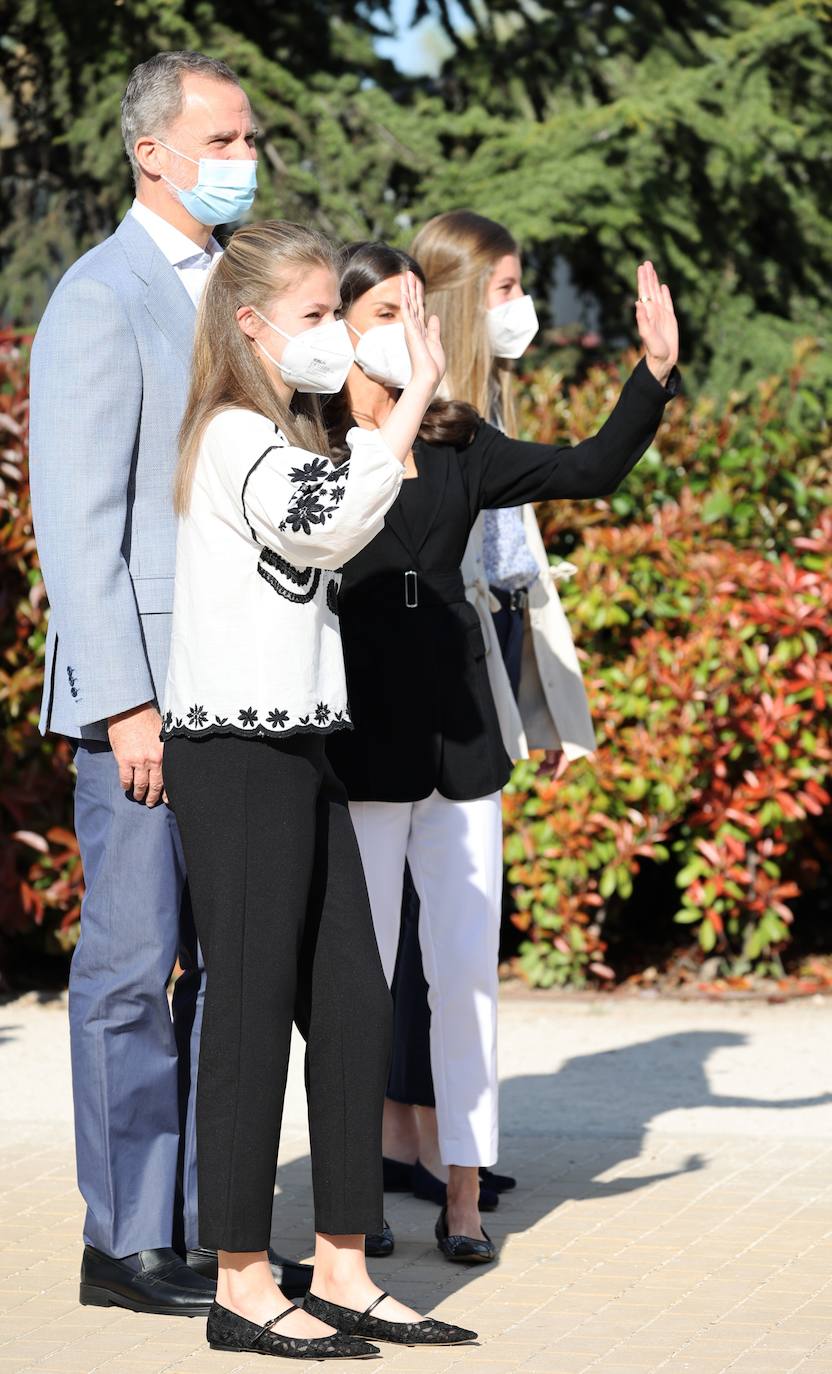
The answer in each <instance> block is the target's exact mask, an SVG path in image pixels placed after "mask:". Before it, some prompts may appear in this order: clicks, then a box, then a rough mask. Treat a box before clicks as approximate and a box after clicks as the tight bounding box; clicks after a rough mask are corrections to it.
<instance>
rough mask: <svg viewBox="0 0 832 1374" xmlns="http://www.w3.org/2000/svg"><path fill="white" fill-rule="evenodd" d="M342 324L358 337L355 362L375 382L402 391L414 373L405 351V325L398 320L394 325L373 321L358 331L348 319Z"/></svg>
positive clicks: (408, 355)
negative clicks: (368, 326)
mask: <svg viewBox="0 0 832 1374" xmlns="http://www.w3.org/2000/svg"><path fill="white" fill-rule="evenodd" d="M344 323H345V324H346V326H347V329H351V330H352V332H353V334H355V336H356V338H357V339H358V346H357V348H356V350H355V361H356V362H357V363H358V366H359V367H360V368H361V370H362V372H366V374H367V376H368V377H370V378H372V380H373V381H374V382H382V383H383V384H384V386H395V387H398V388H399V390H400V391H401V390H402V389H403V388H404V387H406V386H407V384H408V382H409V381H410V379H411V377H412V376H413V365H412V363H411V361H410V354H409V353H408V351H407V339H406V337H405V332H404V325H403V324H402V323H401V322H400V321H395V322H394V323H393V324H374V325H373V327H372V328H371V329H365V331H364V333H363V334H361V333H360V332H359V330H357V329H356V328H355V326H354V325H352V324H350V322H349V320H345V321H344Z"/></svg>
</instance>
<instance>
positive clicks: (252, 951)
mask: <svg viewBox="0 0 832 1374" xmlns="http://www.w3.org/2000/svg"><path fill="white" fill-rule="evenodd" d="M164 771H165V783H166V786H167V790H168V795H169V797H170V799H171V804H172V805H173V807H174V810H175V812H176V819H177V821H178V823H179V830H180V833H181V836H182V843H183V846H184V851H185V861H186V864H187V869H188V879H189V883H190V889H191V899H192V903H193V911H194V919H195V922H196V928H197V934H198V935H199V939H200V943H201V945H202V950H203V954H204V958H205V967H206V973H207V982H206V992H205V1011H204V1019H203V1026H202V1044H201V1049H200V1058H199V1073H198V1079H197V1106H196V1124H197V1129H196V1135H197V1171H198V1187H199V1238H200V1244H201V1245H206V1246H210V1247H212V1248H217V1249H222V1250H263V1249H265V1248H266V1247H267V1245H268V1243H269V1237H270V1234H271V1216H272V1201H273V1196H274V1183H275V1173H276V1168H277V1150H278V1143H279V1138H280V1122H281V1116H282V1112H283V1098H284V1093H285V1088H286V1071H287V1067H288V1061H289V1043H290V1038H291V1031H292V1021H293V1019H294V1020H295V1021H296V1022H297V1025H298V1027H299V1029H300V1031H301V1033H302V1034H303V1035H304V1037H305V1039H306V1086H307V1097H308V1102H309V1136H310V1148H311V1154H312V1184H313V1191H314V1198H315V1229H316V1230H317V1231H322V1232H324V1233H325V1234H330V1235H342V1234H356V1233H359V1234H361V1233H366V1232H368V1231H369V1232H373V1231H379V1230H380V1229H381V1225H382V1177H381V1115H382V1104H383V1098H384V1088H385V1084H386V1080H387V1071H388V1067H389V1059H390V1040H391V1003H390V996H389V993H388V991H387V985H386V982H385V978H384V974H383V972H382V968H381V960H380V958H379V954H378V948H377V946H376V941H375V935H374V932H373V924H372V917H371V915H370V904H369V900H368V897H367V889H366V885H365V882H364V873H363V870H362V867H361V859H360V856H359V853H358V846H357V844H356V840H355V835H354V832H353V828H352V822H351V821H350V816H349V810H348V807H347V799H346V795H345V793H344V791H343V788H342V787H341V784H340V783H339V782H338V781H337V779H336V778H335V776H334V774H333V773H332V771H331V769H330V767H329V765H328V763H327V761H326V755H325V752H324V743H323V740H322V738H321V737H320V736H314V735H311V734H310V735H306V734H299V735H294V736H292V737H290V738H289V739H286V740H280V741H277V742H272V741H270V740H262V739H240V738H236V737H233V736H232V737H229V736H211V737H209V738H207V739H202V740H191V739H180V738H176V739H172V740H169V741H168V742H167V744H166V745H165V759H164Z"/></svg>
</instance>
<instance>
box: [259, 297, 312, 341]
mask: <svg viewBox="0 0 832 1374" xmlns="http://www.w3.org/2000/svg"><path fill="white" fill-rule="evenodd" d="M249 310H253V311H254V313H255V315H256V316H257V318H258V319H259V320H262V321H263V323H264V324H267V325H268V326H269V329H273V330H274V332H275V333H276V334H279V335H280V337H281V338H282V339H287V340H288V342H289V343H291V342H292V339H296V338H300V335H298V334H287V333H286V331H285V329H281V328H280V325H279V324H272V322H271V320H267V319H266V316H265V315H264V314H263V313H262V311H260V310H258V309H257V306H256V305H250V306H249ZM256 342H257V340H256V339H255V343H256Z"/></svg>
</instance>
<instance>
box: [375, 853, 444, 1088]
mask: <svg viewBox="0 0 832 1374" xmlns="http://www.w3.org/2000/svg"><path fill="white" fill-rule="evenodd" d="M392 993H393V1059H392V1062H391V1064H390V1080H389V1082H388V1084H387V1096H388V1097H389V1098H392V1100H393V1101H394V1102H406V1103H408V1104H412V1105H413V1106H416V1107H435V1106H436V1097H435V1094H434V1091H433V1072H432V1070H431V1063H430V1007H429V1005H428V985H427V980H426V978H425V972H424V969H423V967H422V948H421V945H420V944H419V896H418V893H417V892H416V888H415V887H414V886H413V879H412V877H411V876H410V868H409V867H408V866H405V871H404V892H403V894H402V926H401V933H400V935H399V951H398V954H397V955H396V971H395V973H394V975H393V987H392Z"/></svg>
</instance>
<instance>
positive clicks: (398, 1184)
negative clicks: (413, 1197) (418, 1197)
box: [381, 1155, 413, 1193]
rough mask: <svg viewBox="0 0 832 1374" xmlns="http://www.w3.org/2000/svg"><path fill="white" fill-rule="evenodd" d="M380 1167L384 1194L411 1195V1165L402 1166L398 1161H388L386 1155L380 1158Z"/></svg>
mask: <svg viewBox="0 0 832 1374" xmlns="http://www.w3.org/2000/svg"><path fill="white" fill-rule="evenodd" d="M381 1167H382V1171H383V1180H384V1191H385V1193H412V1192H413V1165H412V1164H403V1163H402V1162H401V1160H400V1159H388V1158H387V1156H386V1155H384V1156H383V1157H382V1161H381Z"/></svg>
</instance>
